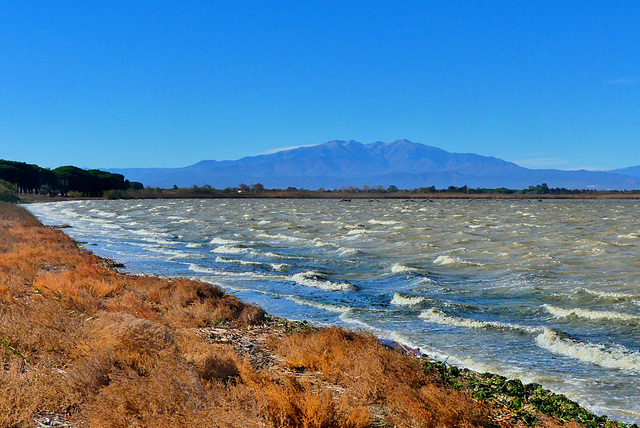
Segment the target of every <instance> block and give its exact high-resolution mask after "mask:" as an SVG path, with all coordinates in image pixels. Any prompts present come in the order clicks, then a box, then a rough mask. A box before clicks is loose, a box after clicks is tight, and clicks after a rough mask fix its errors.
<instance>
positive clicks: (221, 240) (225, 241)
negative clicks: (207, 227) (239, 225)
mask: <svg viewBox="0 0 640 428" xmlns="http://www.w3.org/2000/svg"><path fill="white" fill-rule="evenodd" d="M209 243H210V244H214V245H231V244H237V243H238V242H237V241H233V240H231V239H224V238H219V237H216V238H213V239H212V240H211V241H210V242H209Z"/></svg>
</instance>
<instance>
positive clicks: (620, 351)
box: [536, 327, 640, 373]
mask: <svg viewBox="0 0 640 428" xmlns="http://www.w3.org/2000/svg"><path fill="white" fill-rule="evenodd" d="M536 344H537V345H538V346H540V347H541V348H543V349H546V350H548V351H550V352H552V353H554V354H557V355H562V356H565V357H569V358H573V359H576V360H580V361H582V362H585V363H591V364H596V365H598V366H601V367H605V368H608V369H620V370H629V371H633V372H636V373H640V352H638V351H632V350H630V349H628V348H626V347H624V346H622V345H611V346H607V345H604V344H596V343H587V342H581V341H577V340H574V339H571V338H568V337H561V335H560V334H558V333H557V332H556V331H554V330H552V329H550V328H548V327H544V331H543V332H542V333H541V334H539V335H538V336H536Z"/></svg>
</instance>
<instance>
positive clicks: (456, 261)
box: [433, 255, 482, 266]
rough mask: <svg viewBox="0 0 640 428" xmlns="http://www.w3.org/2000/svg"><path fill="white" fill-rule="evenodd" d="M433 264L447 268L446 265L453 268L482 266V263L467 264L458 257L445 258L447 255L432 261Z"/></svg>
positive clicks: (467, 262)
mask: <svg viewBox="0 0 640 428" xmlns="http://www.w3.org/2000/svg"><path fill="white" fill-rule="evenodd" d="M433 263H435V264H437V265H443V266H447V265H453V266H482V263H474V262H469V261H467V260H463V259H461V258H459V257H455V256H447V255H442V256H438V257H436V259H435V260H434V261H433Z"/></svg>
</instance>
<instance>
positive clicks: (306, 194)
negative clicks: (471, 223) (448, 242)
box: [18, 189, 640, 204]
mask: <svg viewBox="0 0 640 428" xmlns="http://www.w3.org/2000/svg"><path fill="white" fill-rule="evenodd" d="M157 199H170V200H175V199H325V200H339V201H341V202H349V201H352V200H368V201H378V200H409V201H434V200H528V201H546V200H640V192H638V193H636V192H635V191H634V192H625V193H593V194H516V193H512V194H503V193H476V194H474V193H471V194H461V193H391V194H384V193H380V194H378V193H350V192H316V191H306V190H298V191H290V192H288V191H268V190H267V191H263V192H256V193H254V192H243V193H238V192H234V193H231V192H230V193H223V192H216V193H187V192H184V191H179V192H176V191H173V190H171V189H163V191H162V192H161V193H158V194H155V193H153V194H144V191H142V192H136V193H126V194H122V195H118V196H117V197H109V196H105V197H84V196H46V195H36V194H21V195H19V201H18V203H21V204H30V203H46V202H65V201H81V200H82V201H84V200H157Z"/></svg>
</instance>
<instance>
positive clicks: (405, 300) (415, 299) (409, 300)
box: [390, 293, 427, 307]
mask: <svg viewBox="0 0 640 428" xmlns="http://www.w3.org/2000/svg"><path fill="white" fill-rule="evenodd" d="M426 300H427V298H426V297H423V296H407V295H405V294H400V293H395V294H394V295H393V299H391V302H390V303H391V304H392V305H396V306H405V307H411V306H417V305H419V304H421V303H422V302H424V301H426Z"/></svg>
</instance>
